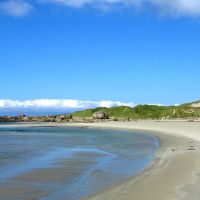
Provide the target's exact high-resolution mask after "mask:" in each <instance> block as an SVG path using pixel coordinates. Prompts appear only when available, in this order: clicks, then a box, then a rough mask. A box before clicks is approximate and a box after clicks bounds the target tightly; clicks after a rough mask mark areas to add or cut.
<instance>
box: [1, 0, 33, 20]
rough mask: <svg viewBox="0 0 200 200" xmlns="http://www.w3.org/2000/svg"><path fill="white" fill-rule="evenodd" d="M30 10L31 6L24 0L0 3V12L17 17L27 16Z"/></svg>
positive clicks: (6, 0) (7, 0)
mask: <svg viewBox="0 0 200 200" xmlns="http://www.w3.org/2000/svg"><path fill="white" fill-rule="evenodd" d="M32 8H33V7H32V5H31V4H30V3H29V2H28V1H25V0H5V1H2V2H0V12H2V13H6V14H8V15H12V16H17V17H18V16H23V15H27V14H28V13H29V12H30V11H31V10H32Z"/></svg>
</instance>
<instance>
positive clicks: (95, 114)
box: [93, 111, 108, 119]
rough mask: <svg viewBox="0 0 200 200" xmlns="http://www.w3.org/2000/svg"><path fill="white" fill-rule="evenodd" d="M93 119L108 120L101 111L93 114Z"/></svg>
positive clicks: (106, 115) (105, 113) (105, 114)
mask: <svg viewBox="0 0 200 200" xmlns="http://www.w3.org/2000/svg"><path fill="white" fill-rule="evenodd" d="M93 118H94V119H108V113H107V112H103V111H98V112H95V113H94V114H93Z"/></svg>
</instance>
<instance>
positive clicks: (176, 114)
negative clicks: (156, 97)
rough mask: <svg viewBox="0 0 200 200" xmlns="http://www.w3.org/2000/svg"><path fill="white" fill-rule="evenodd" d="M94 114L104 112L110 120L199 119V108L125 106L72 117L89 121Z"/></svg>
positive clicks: (94, 110) (190, 105) (79, 113)
mask: <svg viewBox="0 0 200 200" xmlns="http://www.w3.org/2000/svg"><path fill="white" fill-rule="evenodd" d="M199 105H200V103H199ZM95 112H106V113H107V114H108V116H109V118H110V119H112V120H137V119H189V118H199V117H200V106H199V107H198V106H194V103H189V104H183V105H180V106H157V105H138V106H136V107H134V108H131V107H126V106H120V107H112V108H95V109H87V110H84V111H79V112H75V113H73V114H72V117H73V118H74V119H76V118H77V119H78V118H80V119H81V118H85V119H89V118H92V117H93V114H94V113H95Z"/></svg>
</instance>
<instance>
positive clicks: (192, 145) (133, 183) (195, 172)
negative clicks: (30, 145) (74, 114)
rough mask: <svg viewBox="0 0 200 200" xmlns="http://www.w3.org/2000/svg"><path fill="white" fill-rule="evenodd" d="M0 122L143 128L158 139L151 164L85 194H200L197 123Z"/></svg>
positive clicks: (95, 198) (155, 197) (161, 198)
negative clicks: (129, 175) (124, 177)
mask: <svg viewBox="0 0 200 200" xmlns="http://www.w3.org/2000/svg"><path fill="white" fill-rule="evenodd" d="M2 126H5V127H6V126H15V127H18V126H19V127H20V126H24V127H31V126H58V127H59V126H60V127H62V126H73V127H74V126H75V127H82V128H101V129H102V128H103V129H108V128H111V129H118V130H120V129H126V130H137V131H139V132H140V131H141V132H142V131H143V132H144V131H145V132H146V133H150V134H153V135H155V136H156V137H158V138H159V140H160V149H159V150H158V151H157V153H156V158H155V160H154V161H153V162H152V164H151V166H150V167H148V168H146V169H145V170H144V171H143V172H141V173H139V174H138V175H137V176H134V177H130V178H129V179H128V180H126V181H123V182H121V183H120V184H117V185H113V186H111V187H109V188H107V189H106V190H104V191H102V192H99V193H97V194H95V195H92V196H90V197H88V198H87V199H88V200H102V199H104V200H132V199H136V200H178V199H183V200H198V199H199V196H200V190H199V186H200V177H199V174H200V167H199V166H200V159H199V158H200V123H199V122H181V121H177V122H176V121H164V122H162V121H138V122H99V123H65V124H61V123H60V124H56V123H40V124H37V123H36V124H28V123H27V124H12V125H2Z"/></svg>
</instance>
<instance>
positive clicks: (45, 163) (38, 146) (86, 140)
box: [0, 125, 160, 200]
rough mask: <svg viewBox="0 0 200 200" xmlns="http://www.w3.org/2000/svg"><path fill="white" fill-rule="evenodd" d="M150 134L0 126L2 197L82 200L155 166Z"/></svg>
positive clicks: (1, 199)
mask: <svg viewBox="0 0 200 200" xmlns="http://www.w3.org/2000/svg"><path fill="white" fill-rule="evenodd" d="M159 146H160V145H159V139H158V138H156V137H155V136H153V135H151V134H150V133H145V132H136V131H127V130H115V129H97V128H87V127H82V128H76V127H73V128H71V127H3V126H1V125H0V200H29V199H31V200H79V199H83V198H85V197H87V196H90V195H94V194H95V193H98V192H101V191H103V190H105V189H108V188H109V187H111V186H113V185H115V184H118V183H120V182H123V181H126V180H127V179H128V178H129V177H134V176H136V175H138V174H139V173H140V172H142V171H143V170H145V169H146V168H147V167H148V166H150V165H151V163H152V161H153V160H154V158H155V153H156V151H157V150H158V149H159Z"/></svg>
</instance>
